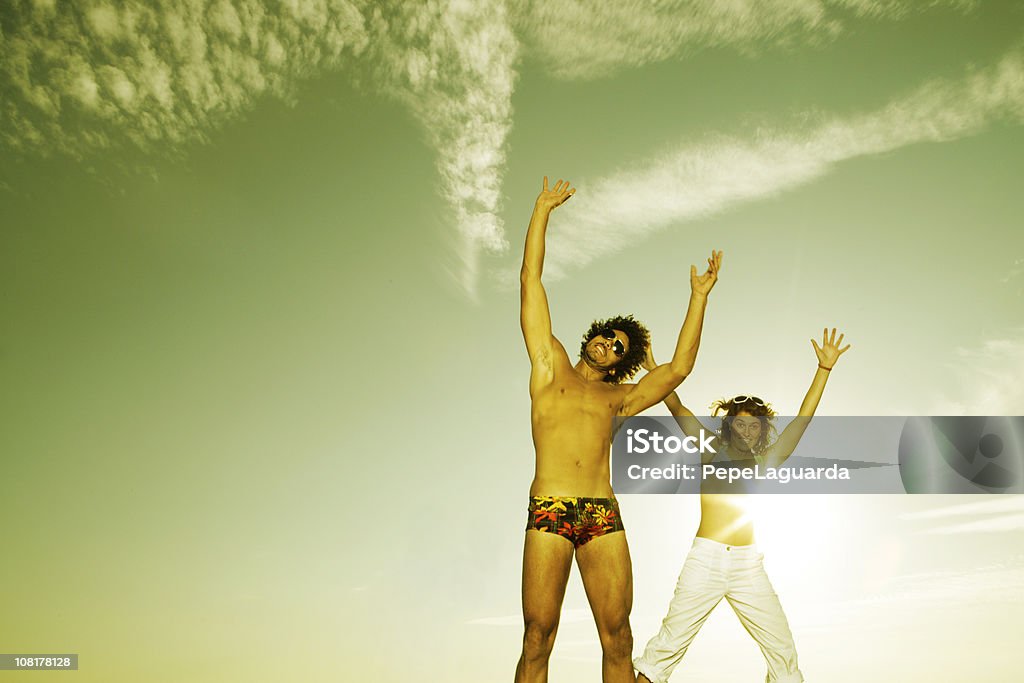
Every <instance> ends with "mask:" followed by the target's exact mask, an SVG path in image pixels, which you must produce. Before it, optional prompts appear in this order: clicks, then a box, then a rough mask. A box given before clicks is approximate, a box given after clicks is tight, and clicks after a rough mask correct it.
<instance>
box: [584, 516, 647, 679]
mask: <svg viewBox="0 0 1024 683" xmlns="http://www.w3.org/2000/svg"><path fill="white" fill-rule="evenodd" d="M576 564H577V565H578V566H579V568H580V576H581V577H583V587H584V588H585V589H586V591H587V599H588V600H589V601H590V609H591V610H592V611H593V612H594V621H595V622H596V623H597V633H598V636H599V637H600V638H601V650H602V652H603V657H602V660H601V672H602V680H604V682H605V683H619V682H620V681H621V682H623V683H627V682H628V683H633V681H634V678H633V662H632V661H631V660H630V657H631V656H632V651H633V633H632V631H630V629H629V612H630V610H631V609H632V608H633V567H632V565H631V564H630V561H629V546H628V545H626V534H625V532H622V531H617V532H615V533H610V534H605V535H604V536H599V537H597V538H595V539H593V540H591V541H589V542H587V543H586V544H585V545H583V546H581V547H579V548H577V550H576Z"/></svg>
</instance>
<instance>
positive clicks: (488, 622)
mask: <svg viewBox="0 0 1024 683" xmlns="http://www.w3.org/2000/svg"><path fill="white" fill-rule="evenodd" d="M592 619H593V617H592V616H591V614H590V610H589V609H583V608H572V609H564V610H562V616H561V617H559V619H558V623H560V624H576V623H580V622H585V621H590V620H592ZM466 623H467V624H473V625H476V626H520V627H521V626H522V625H523V615H521V614H509V615H506V616H500V617H480V618H479V619H470V620H469V621H467V622H466Z"/></svg>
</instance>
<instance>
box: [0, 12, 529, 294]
mask: <svg viewBox="0 0 1024 683" xmlns="http://www.w3.org/2000/svg"><path fill="white" fill-rule="evenodd" d="M8 4H9V5H10V7H9V8H5V11H4V14H3V16H2V17H0V40H2V43H3V46H4V59H3V61H2V62H0V88H2V91H3V93H4V99H3V103H2V104H0V142H2V143H3V145H4V146H5V147H7V148H8V149H10V150H13V151H14V152H16V153H22V154H41V155H44V156H46V155H54V154H62V155H68V156H71V157H73V158H78V159H84V158H88V157H89V156H91V155H94V154H97V153H99V152H103V151H107V150H112V149H118V148H138V149H141V150H143V151H145V152H147V153H154V154H161V155H166V154H173V153H175V152H176V151H177V150H178V149H180V148H181V146H182V145H183V144H185V143H189V142H205V141H207V140H208V139H209V137H210V135H211V134H212V133H213V132H214V131H216V130H217V129H218V128H219V127H220V126H222V125H224V124H225V123H227V122H229V121H231V120H233V119H235V118H237V117H239V116H240V115H242V114H243V113H245V112H246V111H248V110H250V109H251V108H252V107H253V106H255V103H256V102H257V101H258V100H259V99H260V98H263V97H278V98H283V99H285V100H286V101H292V100H293V99H294V94H295V91H296V87H297V85H298V84H300V83H301V82H302V81H303V79H307V78H310V77H313V76H315V75H317V74H318V73H321V72H323V71H326V70H331V69H339V68H342V67H344V66H346V65H348V64H350V63H354V61H355V60H356V59H366V60H371V63H372V65H373V70H374V73H375V78H373V79H372V80H371V83H372V86H371V87H376V88H379V89H380V90H381V91H383V92H384V93H387V94H389V95H391V96H394V97H396V98H398V99H399V100H401V101H403V102H404V103H406V104H407V105H408V106H409V107H410V108H411V110H412V112H413V114H414V115H415V117H416V119H417V120H418V121H419V122H420V123H421V124H422V126H423V129H424V131H425V132H426V137H427V139H428V141H429V143H430V145H431V146H432V147H433V149H434V150H435V151H436V153H437V155H438V160H437V167H438V170H439V172H440V176H441V179H440V190H441V194H442V195H443V197H444V198H445V199H446V200H447V201H448V203H449V206H450V208H451V211H452V213H453V214H454V218H455V221H454V222H455V224H456V226H457V234H458V236H459V244H460V254H459V255H460V256H461V259H460V263H459V264H457V266H456V267H455V270H456V271H457V272H458V273H459V278H460V280H461V281H462V283H463V284H464V285H465V287H466V288H467V290H472V288H473V286H474V283H475V280H476V269H477V260H478V256H479V252H480V251H481V250H497V251H501V250H502V249H503V248H504V247H505V246H506V243H505V240H504V236H503V230H502V225H501V221H500V220H499V218H498V215H497V214H498V209H499V197H500V188H501V180H502V169H503V167H504V162H505V157H504V149H505V139H506V137H507V135H508V132H509V130H510V128H511V120H512V106H511V101H512V90H513V85H514V81H515V72H514V70H513V64H514V62H515V59H516V56H517V54H518V44H517V42H516V40H515V37H514V35H513V33H512V29H511V25H510V22H509V21H508V20H507V18H506V12H505V4H504V2H502V1H501V0H485V1H481V2H457V1H451V2H444V1H433V2H422V3H421V2H417V3H403V2H385V3H370V2H368V1H367V0H282V1H281V2H279V3H274V5H273V10H271V9H269V8H268V6H267V5H266V4H265V3H263V2H260V1H259V0H214V1H213V2H207V1H206V0H184V1H180V2H179V1H177V0H174V1H172V0H163V1H160V2H141V1H138V0H135V1H131V0H130V1H128V2H119V3H114V2H111V1H109V0H92V1H84V2H80V3H63V4H60V5H58V3H57V2H56V0H33V1H32V2H29V1H28V0H12V3H8Z"/></svg>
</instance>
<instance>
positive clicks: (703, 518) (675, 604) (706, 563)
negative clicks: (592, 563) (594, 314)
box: [634, 328, 850, 683]
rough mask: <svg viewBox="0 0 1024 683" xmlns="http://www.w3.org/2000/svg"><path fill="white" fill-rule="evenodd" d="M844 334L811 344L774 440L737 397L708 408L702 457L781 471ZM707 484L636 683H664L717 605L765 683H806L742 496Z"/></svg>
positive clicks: (680, 419) (764, 410)
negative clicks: (760, 660) (708, 439)
mask: <svg viewBox="0 0 1024 683" xmlns="http://www.w3.org/2000/svg"><path fill="white" fill-rule="evenodd" d="M842 343H843V335H839V340H838V341H836V330H835V328H833V329H832V334H831V336H830V335H829V332H828V329H827V328H826V329H825V334H824V336H823V337H822V340H821V346H818V343H817V341H815V340H814V339H811V344H812V345H813V346H814V353H815V355H816V356H817V357H818V368H817V370H815V372H814V378H813V379H812V380H811V386H810V388H809V389H808V390H807V395H806V396H805V397H804V400H803V403H801V404H800V412H799V413H798V415H797V417H796V419H794V420H793V421H792V422H790V423H789V425H787V426H786V428H785V429H784V430H782V434H780V435H779V436H778V439H774V438H773V436H774V431H775V427H774V425H773V424H772V422H773V420H774V418H775V411H774V410H772V407H771V405H770V404H768V403H766V402H764V401H762V400H761V399H759V398H757V397H756V396H736V397H734V398H731V399H728V400H726V399H722V400H720V401H716V402H715V403H714V404H713V405H712V409H713V410H712V414H713V415H715V416H717V415H718V413H719V412H724V413H725V416H724V417H723V418H722V423H721V429H720V430H719V431H718V432H717V433H716V435H715V439H714V440H713V441H712V443H713V448H714V451H715V452H716V453H717V455H715V453H708V454H706V455H705V456H704V458H703V459H704V462H705V463H708V462H711V461H712V460H714V459H715V458H719V457H720V458H721V459H722V460H725V461H730V462H733V463H736V464H741V465H744V464H746V463H747V462H750V463H751V464H753V463H754V462H756V463H758V464H761V463H763V464H764V465H765V466H767V467H778V466H779V465H781V464H782V463H784V462H785V461H786V459H787V458H789V456H790V455H791V454H792V453H793V450H794V449H795V448H796V445H797V443H799V441H800V438H801V437H802V436H803V434H804V432H805V431H806V430H807V426H808V425H809V424H810V421H811V418H812V417H813V416H814V411H815V410H817V408H818V402H819V401H820V400H821V395H822V393H823V392H824V391H825V382H826V381H828V377H829V373H830V372H831V371H832V367H833V366H834V365H835V364H836V361H838V360H839V356H840V355H841V354H842V353H843V352H844V351H846V350H847V349H849V348H850V346H849V345H847V346H845V347H843V348H840V347H841V346H842ZM657 367H658V366H657V364H656V363H655V362H654V354H653V352H651V350H650V346H649V345H648V352H647V356H646V358H645V360H644V368H646V369H656V368H657ZM665 405H666V406H667V407H668V409H669V411H670V412H671V413H672V415H674V416H675V418H676V422H677V423H678V424H679V428H680V429H682V431H683V432H684V433H685V434H686V435H688V436H698V437H699V436H700V434H701V429H702V428H703V425H702V424H701V423H700V421H699V420H697V418H696V417H695V416H694V414H693V413H692V412H690V410H689V409H688V408H686V407H685V406H684V405H683V403H682V401H680V400H679V396H678V395H677V394H676V393H675V392H674V391H673V392H672V393H671V394H670V395H669V396H668V398H666V399H665ZM709 485H711V486H712V487H713V484H712V482H709V481H705V483H704V488H703V490H702V492H701V496H700V527H699V528H698V529H697V537H696V538H695V539H694V541H693V548H692V549H691V550H690V553H689V555H687V557H686V562H684V563H683V569H682V571H681V572H680V574H679V581H678V583H677V584H676V590H675V594H674V595H673V597H672V602H671V603H670V604H669V606H668V614H667V615H665V619H664V621H662V624H661V630H660V631H659V632H658V634H657V635H655V636H654V637H653V638H651V640H650V642H648V643H647V647H646V648H645V649H644V653H643V655H642V656H640V657H638V658H637V659H636V660H634V664H635V666H636V669H637V671H638V672H639V673H638V674H637V678H636V680H637V683H666V682H667V681H668V678H669V676H670V675H671V674H672V671H673V670H674V669H675V668H676V665H677V664H679V661H680V660H681V659H682V658H683V655H685V654H686V650H687V648H689V647H690V643H692V642H693V639H694V638H695V637H696V636H697V633H698V632H699V631H700V628H701V626H703V625H704V622H705V620H707V618H708V616H709V615H710V614H711V611H712V610H713V609H714V608H715V606H716V605H718V603H719V602H721V600H722V598H725V599H726V600H728V601H729V605H730V606H731V607H732V609H733V611H734V612H736V616H737V617H739V620H740V622H741V623H742V624H743V627H744V628H745V629H746V630H747V633H749V634H750V635H751V637H752V638H753V639H754V640H755V641H756V642H757V644H758V646H759V647H760V648H761V653H762V654H763V655H764V659H765V662H766V663H767V666H768V674H767V677H766V678H765V680H766V681H767V682H768V683H800V682H801V681H803V680H804V678H803V674H801V673H800V668H799V667H798V666H797V657H796V645H795V644H794V642H793V634H792V633H791V632H790V630H789V622H788V621H787V620H786V615H785V613H784V612H783V611H782V604H781V603H780V602H779V597H778V596H777V595H776V594H775V590H774V589H773V588H772V584H771V581H769V580H768V575H767V574H766V573H765V571H764V565H763V563H762V561H763V559H764V556H763V555H762V554H761V553H760V551H759V550H758V548H757V546H756V545H754V522H753V520H752V519H751V518H750V516H749V515H748V514H747V511H746V509H745V507H744V499H745V497H744V496H743V495H735V494H732V495H730V494H722V493H709V492H708V488H709Z"/></svg>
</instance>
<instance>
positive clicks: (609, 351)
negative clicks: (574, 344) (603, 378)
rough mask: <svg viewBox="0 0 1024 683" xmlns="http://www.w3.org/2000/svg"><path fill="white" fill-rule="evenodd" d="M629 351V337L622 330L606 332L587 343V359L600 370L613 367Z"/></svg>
mask: <svg viewBox="0 0 1024 683" xmlns="http://www.w3.org/2000/svg"><path fill="white" fill-rule="evenodd" d="M620 351H621V353H619V352H620ZM627 351H629V337H628V336H626V333H625V332H623V331H622V330H606V331H604V332H601V333H598V334H597V335H595V336H594V338H593V339H591V340H590V341H588V342H587V359H588V360H589V361H590V363H591V365H594V366H595V367H599V368H606V369H607V368H611V367H613V366H614V365H616V364H617V363H618V362H619V361H620V360H622V356H624V355H625V354H626V352H627Z"/></svg>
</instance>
